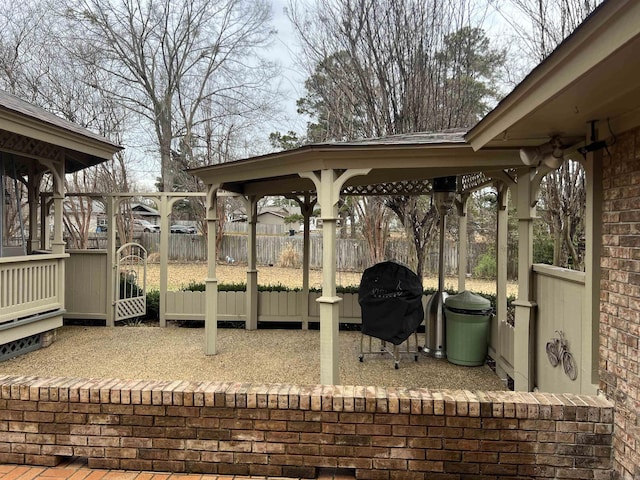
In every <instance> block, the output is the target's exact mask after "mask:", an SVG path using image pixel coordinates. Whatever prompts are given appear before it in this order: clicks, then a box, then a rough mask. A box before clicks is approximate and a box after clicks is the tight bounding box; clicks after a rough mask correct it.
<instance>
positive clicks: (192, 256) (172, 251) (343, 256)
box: [141, 233, 458, 274]
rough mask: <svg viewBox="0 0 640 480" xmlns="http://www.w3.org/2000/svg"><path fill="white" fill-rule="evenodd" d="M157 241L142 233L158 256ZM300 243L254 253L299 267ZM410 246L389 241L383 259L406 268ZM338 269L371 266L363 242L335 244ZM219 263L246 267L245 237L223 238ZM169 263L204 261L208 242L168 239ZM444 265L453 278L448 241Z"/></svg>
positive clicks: (314, 264)
mask: <svg viewBox="0 0 640 480" xmlns="http://www.w3.org/2000/svg"><path fill="white" fill-rule="evenodd" d="M310 240H311V244H310V260H309V262H310V266H311V268H321V267H322V236H321V235H312V236H311V239H310ZM159 241H160V234H159V233H144V234H142V236H141V243H142V246H143V247H144V248H146V249H147V251H148V252H150V253H151V252H157V251H158V243H159ZM302 247H303V239H302V236H301V235H296V236H270V235H260V236H258V237H257V243H256V253H257V262H258V265H280V263H281V256H282V255H283V252H285V251H288V250H291V249H293V251H294V252H295V254H294V256H295V257H296V258H297V265H302ZM410 249H411V246H410V244H409V242H408V241H407V240H403V239H391V240H389V241H388V243H387V248H386V254H385V258H387V259H390V260H397V261H399V262H403V263H406V264H409V263H411V262H410ZM336 257H337V268H338V270H342V271H356V272H360V271H362V270H364V269H365V268H366V267H368V266H370V265H371V264H372V262H371V260H370V259H369V253H368V248H367V244H366V242H365V241H364V240H362V239H350V238H339V239H337V241H336ZM218 258H219V259H221V260H227V261H229V262H231V263H246V261H247V236H246V235H224V236H223V238H222V246H221V251H220V254H219V256H218ZM169 259H170V260H174V261H180V262H191V261H206V260H207V242H206V238H205V237H204V236H201V235H177V234H174V235H169ZM445 265H446V269H447V274H455V273H456V272H457V269H458V245H457V244H456V243H455V242H453V241H451V240H447V241H446V242H445ZM437 271H438V251H437V245H436V247H435V249H431V251H430V252H428V253H427V258H426V263H425V273H437Z"/></svg>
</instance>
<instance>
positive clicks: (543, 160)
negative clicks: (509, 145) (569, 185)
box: [520, 136, 564, 168]
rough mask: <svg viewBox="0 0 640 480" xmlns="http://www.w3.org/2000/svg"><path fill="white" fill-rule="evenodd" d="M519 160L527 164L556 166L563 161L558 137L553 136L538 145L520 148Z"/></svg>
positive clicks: (562, 150) (562, 149) (561, 146)
mask: <svg viewBox="0 0 640 480" xmlns="http://www.w3.org/2000/svg"><path fill="white" fill-rule="evenodd" d="M520 160H522V163H524V164H525V165H527V166H538V165H540V164H544V165H545V166H547V167H549V168H558V167H559V166H560V165H562V162H564V147H563V145H562V142H561V141H560V137H558V136H555V137H553V138H552V139H551V140H550V141H549V142H547V143H545V144H542V145H540V146H538V147H525V148H521V149H520Z"/></svg>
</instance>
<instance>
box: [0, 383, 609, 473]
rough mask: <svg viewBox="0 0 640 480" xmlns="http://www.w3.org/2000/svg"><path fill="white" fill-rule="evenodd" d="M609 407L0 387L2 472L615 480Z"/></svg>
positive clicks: (360, 391) (527, 400)
mask: <svg viewBox="0 0 640 480" xmlns="http://www.w3.org/2000/svg"><path fill="white" fill-rule="evenodd" d="M612 422H613V407H612V404H611V403H610V402H608V401H607V400H605V399H604V398H596V397H581V396H575V395H557V394H556V395H552V394H538V393H516V392H494V393H492V392H474V393H472V392H467V391H439V392H435V391H428V390H426V389H424V390H420V389H419V390H408V389H402V388H380V387H368V388H365V387H337V386H334V387H330V386H324V387H323V386H310V387H299V386H292V385H250V384H228V383H208V382H207V383H193V382H181V381H176V382H172V383H170V382H148V381H140V382H136V381H121V380H93V381H91V380H80V379H69V378H58V379H56V378H52V379H47V378H37V377H6V376H5V377H0V462H6V463H18V464H22V463H25V464H39V465H53V464H55V463H57V462H58V461H60V460H61V459H62V457H69V456H82V457H87V458H88V464H89V466H90V467H94V468H113V469H125V470H126V469H135V470H156V471H173V472H201V473H202V472H203V473H220V474H241V475H263V476H267V475H268V476H291V477H308V478H314V477H315V476H316V470H317V468H319V467H332V466H337V467H341V468H351V469H353V470H354V473H355V475H356V477H357V478H361V479H384V480H392V479H398V480H400V479H401V480H413V479H419V480H427V479H428V480H461V479H464V478H473V479H484V480H489V479H515V478H518V479H538V478H558V479H560V478H573V479H575V478H579V479H595V480H602V479H610V478H611V439H612V427H613V423H612Z"/></svg>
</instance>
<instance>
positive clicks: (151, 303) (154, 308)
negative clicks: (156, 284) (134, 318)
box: [144, 290, 160, 320]
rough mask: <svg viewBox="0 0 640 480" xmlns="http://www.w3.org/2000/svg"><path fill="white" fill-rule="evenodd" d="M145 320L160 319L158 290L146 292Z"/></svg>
mask: <svg viewBox="0 0 640 480" xmlns="http://www.w3.org/2000/svg"><path fill="white" fill-rule="evenodd" d="M144 318H145V320H158V319H159V318H160V290H149V291H148V292H147V314H146V315H145V316H144Z"/></svg>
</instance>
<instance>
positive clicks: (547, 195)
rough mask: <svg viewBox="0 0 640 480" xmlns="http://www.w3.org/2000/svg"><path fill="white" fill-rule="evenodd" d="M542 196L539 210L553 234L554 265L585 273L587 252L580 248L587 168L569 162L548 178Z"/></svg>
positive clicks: (549, 174) (582, 232)
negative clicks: (585, 169)
mask: <svg viewBox="0 0 640 480" xmlns="http://www.w3.org/2000/svg"><path fill="white" fill-rule="evenodd" d="M540 193H541V201H540V204H539V211H540V213H541V217H542V219H543V220H544V221H545V222H546V223H547V224H548V225H549V227H550V230H551V234H552V235H553V264H554V265H558V266H566V267H572V268H574V269H576V270H582V269H583V268H584V258H583V253H584V252H583V251H582V250H581V249H580V247H579V246H580V244H581V243H582V241H583V235H584V212H585V210H584V209H585V202H586V185H585V173H584V168H583V167H582V165H580V164H579V163H578V162H575V161H573V160H567V161H566V162H564V163H563V164H562V165H561V166H560V168H558V169H557V170H554V171H552V172H550V173H548V174H547V175H546V177H545V178H544V180H543V183H542V185H541V189H540Z"/></svg>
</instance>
